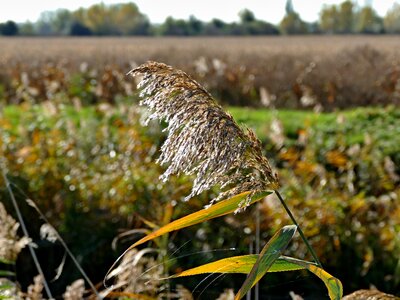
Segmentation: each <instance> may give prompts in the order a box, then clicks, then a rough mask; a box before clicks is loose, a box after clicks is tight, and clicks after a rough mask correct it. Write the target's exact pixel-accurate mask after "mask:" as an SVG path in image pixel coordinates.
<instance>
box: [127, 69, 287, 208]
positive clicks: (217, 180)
mask: <svg viewBox="0 0 400 300" xmlns="http://www.w3.org/2000/svg"><path fill="white" fill-rule="evenodd" d="M128 74H131V75H132V76H141V78H140V82H139V84H138V88H139V89H140V90H141V92H140V97H141V98H142V101H141V105H145V106H147V107H148V108H149V110H150V112H151V115H150V116H149V118H148V120H151V119H158V120H160V121H166V122H167V124H168V125H167V128H166V130H167V131H168V137H167V139H166V141H165V142H164V144H163V145H162V147H161V155H160V157H159V159H158V162H159V163H160V164H161V165H168V168H167V170H166V171H165V173H164V174H163V175H162V176H161V179H162V180H164V181H166V180H167V179H168V177H169V176H170V175H173V174H181V173H183V174H186V175H194V176H195V179H194V182H193V188H192V191H191V193H190V194H189V195H188V196H187V197H186V198H185V200H189V199H190V198H192V197H193V196H196V195H198V194H200V193H202V192H203V191H206V190H209V189H210V188H212V187H214V186H216V187H219V188H220V190H221V193H220V194H219V196H218V197H217V198H215V199H213V200H211V203H210V205H211V204H212V203H214V202H215V201H218V200H221V199H223V198H227V197H230V196H233V195H236V194H239V193H241V192H245V191H251V194H250V195H249V197H248V198H247V199H246V200H245V201H244V202H243V203H241V205H240V207H239V209H242V208H245V207H246V206H248V204H249V201H250V199H251V196H252V195H254V194H255V193H257V192H260V191H266V190H275V189H277V188H278V187H279V183H278V178H277V175H276V174H275V173H274V172H273V171H272V169H271V166H270V164H269V162H268V160H267V159H266V158H265V157H264V156H263V155H262V151H261V142H260V141H259V140H258V139H257V138H256V136H255V134H254V132H253V131H252V130H250V129H246V130H243V129H242V128H240V127H239V125H238V124H237V123H236V122H235V121H234V119H233V118H232V116H231V115H229V114H228V113H226V112H225V111H224V110H223V109H222V107H221V106H219V105H218V104H217V103H216V102H215V100H214V99H213V98H212V96H211V95H210V94H209V93H208V92H207V91H206V90H205V89H204V88H203V87H202V86H201V85H200V84H198V83H197V82H196V81H194V80H193V79H192V78H191V77H190V76H189V75H187V74H186V73H184V72H183V71H180V70H176V69H173V68H172V67H170V66H167V65H165V64H162V63H157V62H147V63H145V64H143V65H141V66H139V67H138V68H136V69H133V70H132V71H130V72H129V73H128Z"/></svg>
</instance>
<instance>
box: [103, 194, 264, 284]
mask: <svg viewBox="0 0 400 300" xmlns="http://www.w3.org/2000/svg"><path fill="white" fill-rule="evenodd" d="M249 194H250V192H244V193H241V194H238V195H236V196H233V197H231V198H229V199H226V200H223V201H221V202H218V203H217V204H214V205H212V206H211V207H208V208H205V209H202V210H199V211H197V212H195V213H192V214H190V215H188V216H185V217H183V218H180V219H178V220H175V221H173V222H171V223H168V224H167V225H165V226H163V227H161V228H159V229H158V230H156V231H153V232H152V233H150V234H148V235H146V236H145V237H144V238H142V239H140V240H139V241H137V242H136V243H134V244H133V245H131V246H130V247H129V248H128V249H126V250H125V252H124V253H122V255H120V257H118V259H117V260H116V261H115V262H114V263H113V265H112V266H111V267H110V269H109V270H108V272H107V274H106V276H105V278H107V276H108V274H109V273H110V272H111V270H112V269H113V268H114V267H115V266H116V264H117V263H118V262H119V261H120V260H121V259H122V257H124V255H125V254H126V253H127V252H129V251H130V250H131V249H133V248H135V247H137V246H139V245H141V244H143V243H145V242H148V241H151V240H153V239H155V238H156V237H159V236H161V235H163V234H166V233H169V232H171V231H175V230H179V229H182V228H185V227H189V226H192V225H195V224H198V223H202V222H204V221H207V220H210V219H214V218H217V217H221V216H224V215H227V214H230V213H232V212H234V211H236V210H237V208H238V207H239V204H240V203H241V202H242V201H243V200H244V199H246V197H247V196H248V195H249ZM269 194H271V192H267V191H266V192H262V193H258V194H256V195H254V196H253V197H252V198H251V201H250V203H249V205H251V204H253V203H255V202H257V201H260V200H261V199H263V198H264V197H265V196H267V195H269ZM103 283H104V285H106V282H105V281H104V282H103Z"/></svg>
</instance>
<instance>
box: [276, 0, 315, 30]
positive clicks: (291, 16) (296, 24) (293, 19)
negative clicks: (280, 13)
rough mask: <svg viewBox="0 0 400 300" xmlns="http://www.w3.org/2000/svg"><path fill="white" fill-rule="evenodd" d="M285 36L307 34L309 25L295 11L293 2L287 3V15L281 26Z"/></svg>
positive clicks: (288, 0)
mask: <svg viewBox="0 0 400 300" xmlns="http://www.w3.org/2000/svg"><path fill="white" fill-rule="evenodd" d="M279 27H280V31H281V32H282V33H283V34H304V33H307V29H308V28H307V24H306V23H305V22H304V21H303V20H302V19H301V18H300V15H299V14H298V13H297V12H296V11H295V10H294V7H293V3H292V1H291V0H287V1H286V15H285V16H284V17H283V19H282V21H281V22H280V24H279Z"/></svg>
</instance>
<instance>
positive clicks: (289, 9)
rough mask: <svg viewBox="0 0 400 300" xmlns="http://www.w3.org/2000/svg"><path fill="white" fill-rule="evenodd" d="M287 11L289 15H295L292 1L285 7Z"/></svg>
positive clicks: (289, 0)
mask: <svg viewBox="0 0 400 300" xmlns="http://www.w3.org/2000/svg"><path fill="white" fill-rule="evenodd" d="M285 11H286V14H287V15H290V14H292V13H294V12H295V11H294V7H293V2H292V0H287V1H286V5H285Z"/></svg>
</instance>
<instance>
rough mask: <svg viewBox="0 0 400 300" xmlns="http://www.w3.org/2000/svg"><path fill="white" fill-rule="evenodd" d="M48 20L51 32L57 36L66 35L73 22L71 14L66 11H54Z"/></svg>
mask: <svg viewBox="0 0 400 300" xmlns="http://www.w3.org/2000/svg"><path fill="white" fill-rule="evenodd" d="M50 16H51V19H50V20H48V21H49V23H50V24H51V27H52V30H53V32H54V33H55V34H57V35H67V34H69V33H70V31H71V26H72V23H73V22H74V20H73V15H72V13H71V12H70V11H69V10H67V9H59V10H56V11H55V12H54V13H53V14H52V15H50Z"/></svg>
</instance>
